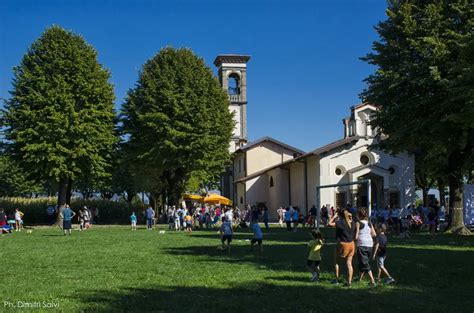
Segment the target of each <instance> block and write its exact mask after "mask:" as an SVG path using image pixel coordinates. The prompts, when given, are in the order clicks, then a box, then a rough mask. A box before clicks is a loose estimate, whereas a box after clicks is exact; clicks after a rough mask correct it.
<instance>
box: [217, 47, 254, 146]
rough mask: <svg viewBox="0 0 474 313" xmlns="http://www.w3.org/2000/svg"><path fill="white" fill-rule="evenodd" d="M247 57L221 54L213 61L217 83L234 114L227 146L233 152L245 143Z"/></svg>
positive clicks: (248, 58) (248, 57)
mask: <svg viewBox="0 0 474 313" xmlns="http://www.w3.org/2000/svg"><path fill="white" fill-rule="evenodd" d="M249 60H250V56H248V55H239V54H221V55H218V56H217V57H216V59H215V60H214V65H215V66H217V68H218V71H219V81H220V83H221V86H222V88H223V89H224V90H225V91H226V92H227V95H228V97H229V101H230V106H229V110H230V111H231V112H234V122H235V126H234V131H233V133H232V138H231V142H230V145H229V150H230V152H231V153H232V152H234V151H235V150H237V149H239V148H240V147H242V146H243V145H245V144H246V143H247V62H248V61H249Z"/></svg>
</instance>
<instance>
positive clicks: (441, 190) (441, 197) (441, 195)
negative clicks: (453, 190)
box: [438, 179, 446, 207]
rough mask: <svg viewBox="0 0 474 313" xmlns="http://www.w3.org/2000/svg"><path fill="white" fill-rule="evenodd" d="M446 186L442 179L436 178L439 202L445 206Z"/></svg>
mask: <svg viewBox="0 0 474 313" xmlns="http://www.w3.org/2000/svg"><path fill="white" fill-rule="evenodd" d="M445 189H446V186H445V184H444V182H443V180H442V179H438V190H439V204H440V205H441V206H444V207H446V192H445Z"/></svg>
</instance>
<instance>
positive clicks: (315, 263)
mask: <svg viewBox="0 0 474 313" xmlns="http://www.w3.org/2000/svg"><path fill="white" fill-rule="evenodd" d="M320 262H321V261H315V260H306V265H308V266H309V267H318V266H319V263H320Z"/></svg>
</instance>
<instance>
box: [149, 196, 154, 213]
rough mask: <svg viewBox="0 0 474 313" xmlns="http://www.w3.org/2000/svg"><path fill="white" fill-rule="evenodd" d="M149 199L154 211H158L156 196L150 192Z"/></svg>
mask: <svg viewBox="0 0 474 313" xmlns="http://www.w3.org/2000/svg"><path fill="white" fill-rule="evenodd" d="M148 199H149V201H150V206H151V208H152V209H153V211H155V212H156V200H155V197H154V196H153V195H152V194H151V193H150V194H149V195H148Z"/></svg>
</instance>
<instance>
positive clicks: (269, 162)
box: [247, 141, 293, 175]
mask: <svg viewBox="0 0 474 313" xmlns="http://www.w3.org/2000/svg"><path fill="white" fill-rule="evenodd" d="M292 158H293V151H291V150H289V149H285V148H283V147H281V146H279V145H276V144H273V143H271V142H269V141H265V142H262V143H261V144H260V145H258V146H256V147H253V148H251V149H249V150H248V151H247V165H248V166H247V175H252V174H253V173H256V172H258V171H261V170H263V169H265V168H269V167H271V166H274V165H277V164H280V163H282V162H285V161H287V160H289V159H292Z"/></svg>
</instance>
